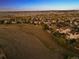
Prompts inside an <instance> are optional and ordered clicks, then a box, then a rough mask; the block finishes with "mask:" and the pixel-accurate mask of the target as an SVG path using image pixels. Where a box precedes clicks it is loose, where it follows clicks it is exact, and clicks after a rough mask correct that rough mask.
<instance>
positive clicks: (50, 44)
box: [0, 24, 66, 59]
mask: <svg viewBox="0 0 79 59" xmlns="http://www.w3.org/2000/svg"><path fill="white" fill-rule="evenodd" d="M0 44H1V45H2V47H3V48H4V52H5V54H6V56H7V59H59V58H60V59H63V54H64V52H66V51H65V50H64V49H63V48H61V47H60V46H59V45H57V44H56V43H55V42H54V41H52V37H51V35H50V34H49V33H47V32H45V31H43V30H42V28H41V26H38V27H37V26H33V25H27V24H26V25H20V24H18V25H0Z"/></svg>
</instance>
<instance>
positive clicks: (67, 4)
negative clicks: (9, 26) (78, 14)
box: [0, 0, 79, 11]
mask: <svg viewBox="0 0 79 59" xmlns="http://www.w3.org/2000/svg"><path fill="white" fill-rule="evenodd" d="M73 9H79V0H0V11H14V10H17V11H31V10H35V11H36V10H73Z"/></svg>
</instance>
